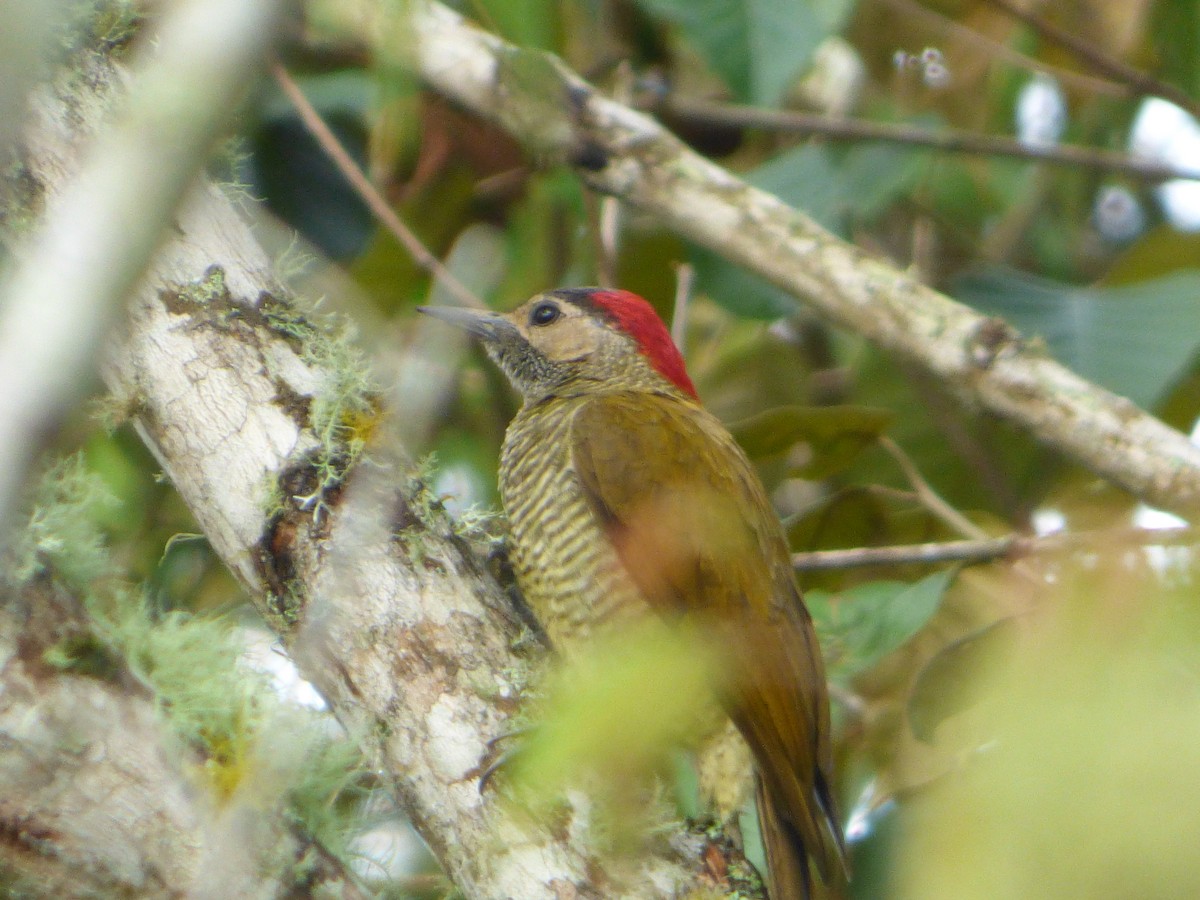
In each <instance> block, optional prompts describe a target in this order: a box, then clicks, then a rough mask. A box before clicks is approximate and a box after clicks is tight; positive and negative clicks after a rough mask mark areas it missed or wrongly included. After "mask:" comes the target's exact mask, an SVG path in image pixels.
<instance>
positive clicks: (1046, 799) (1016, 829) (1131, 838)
mask: <svg viewBox="0 0 1200 900" xmlns="http://www.w3.org/2000/svg"><path fill="white" fill-rule="evenodd" d="M1131 568H1132V567H1131V566H1130V563H1129V560H1128V559H1127V558H1126V555H1123V554H1118V553H1109V554H1096V555H1090V556H1089V558H1088V560H1086V561H1084V562H1083V564H1082V565H1080V566H1079V567H1078V569H1077V571H1076V572H1075V573H1074V574H1068V575H1066V576H1065V577H1064V576H1063V574H1062V573H1061V572H1060V574H1059V577H1058V583H1057V585H1054V586H1051V587H1050V588H1049V589H1048V590H1046V591H1045V593H1044V595H1043V596H1042V597H1040V598H1039V602H1038V605H1037V608H1038V609H1039V611H1040V612H1039V613H1038V614H1035V615H1034V616H1032V617H1027V618H1025V620H1024V621H1022V631H1021V636H1020V641H1019V646H1018V648H1017V651H1016V653H1015V655H1014V658H1013V661H1012V664H1011V665H1006V666H1003V667H1000V668H999V669H997V670H993V671H992V672H991V673H989V674H988V675H986V676H985V678H984V679H983V683H982V684H981V685H980V688H981V689H982V691H983V692H984V693H985V694H986V695H987V697H988V698H989V702H988V706H987V709H988V711H989V712H990V715H988V716H987V717H986V718H984V719H983V721H981V722H979V723H977V727H976V729H975V733H974V734H973V735H967V736H965V737H966V739H967V740H969V741H970V743H967V744H965V745H964V750H965V751H973V752H969V755H968V753H963V754H962V755H961V757H960V758H961V759H962V765H961V767H960V770H959V771H957V772H955V773H954V774H953V775H952V776H949V777H946V778H943V779H942V780H941V781H940V782H939V783H937V784H936V785H935V786H934V787H933V788H931V789H930V790H929V791H928V792H926V793H925V794H924V795H923V796H921V797H919V798H917V799H915V800H913V801H912V802H910V803H909V804H908V809H907V811H906V818H905V824H906V827H905V830H904V833H905V839H904V842H903V845H902V846H901V847H900V848H899V852H898V854H897V857H896V859H897V862H898V863H899V864H900V870H901V871H900V878H901V885H902V887H901V890H900V891H899V892H898V893H897V896H899V897H901V898H914V900H915V898H922V900H924V898H929V897H955V898H959V900H984V898H986V900H1017V898H1020V900H1042V898H1045V900H1051V898H1053V900H1061V898H1067V897H1069V898H1101V897H1106V898H1107V897H1138V898H1168V897H1170V898H1175V897H1178V898H1185V897H1197V896H1200V863H1198V862H1197V857H1196V835H1197V834H1200V803H1198V802H1197V798H1198V797H1200V765H1198V763H1200V751H1198V750H1197V748H1200V716H1198V715H1197V714H1196V713H1197V708H1198V707H1200V666H1198V664H1197V656H1196V643H1197V639H1198V638H1200V613H1198V611H1197V608H1196V605H1195V583H1194V579H1193V578H1191V577H1186V578H1184V579H1182V580H1181V581H1180V583H1179V584H1178V585H1168V584H1167V583H1166V581H1165V579H1163V578H1162V577H1161V576H1156V575H1155V574H1154V573H1153V572H1150V573H1148V574H1143V575H1137V574H1135V573H1133V572H1132V571H1131Z"/></svg>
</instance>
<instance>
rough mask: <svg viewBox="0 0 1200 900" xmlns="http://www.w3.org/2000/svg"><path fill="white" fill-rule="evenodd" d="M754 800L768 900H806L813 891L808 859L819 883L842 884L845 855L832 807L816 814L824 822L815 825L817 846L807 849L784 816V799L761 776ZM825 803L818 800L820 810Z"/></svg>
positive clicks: (803, 841)
mask: <svg viewBox="0 0 1200 900" xmlns="http://www.w3.org/2000/svg"><path fill="white" fill-rule="evenodd" d="M821 787H823V785H822V786H818V793H821ZM825 793H828V792H827V791H826V792H825ZM755 799H756V800H757V805H758V826H759V832H760V833H761V835H762V842H763V849H764V851H765V852H766V857H767V872H768V876H767V877H768V880H769V882H770V896H771V900H810V898H811V897H812V889H813V882H812V871H811V868H810V865H809V856H810V855H811V856H812V858H813V860H815V861H816V863H817V869H818V871H819V872H820V874H821V880H822V881H824V882H825V883H826V884H827V885H830V886H831V887H836V886H838V885H843V884H845V882H846V879H847V877H848V872H847V869H846V855H845V853H846V851H845V847H844V845H843V840H842V834H841V828H840V827H839V825H838V824H837V813H836V811H835V810H834V809H833V808H832V806H830V807H829V808H828V809H822V810H821V811H820V813H819V814H818V815H821V814H823V816H822V817H823V818H825V819H826V821H825V822H819V823H818V827H817V829H815V832H816V833H817V834H818V835H819V838H818V840H817V844H818V846H815V847H810V846H808V843H807V842H806V841H805V840H804V838H803V837H802V831H801V829H800V828H798V827H797V823H794V822H792V820H791V817H790V816H789V815H788V813H787V809H788V804H787V801H786V799H785V798H784V797H782V796H781V795H780V794H779V793H777V792H774V791H771V790H770V789H769V788H768V787H767V786H766V784H765V782H764V781H763V778H762V776H761V775H759V776H757V777H756V779H755ZM827 802H830V800H829V798H827V797H823V798H821V806H822V807H825V806H826V803H827ZM821 826H825V827H821Z"/></svg>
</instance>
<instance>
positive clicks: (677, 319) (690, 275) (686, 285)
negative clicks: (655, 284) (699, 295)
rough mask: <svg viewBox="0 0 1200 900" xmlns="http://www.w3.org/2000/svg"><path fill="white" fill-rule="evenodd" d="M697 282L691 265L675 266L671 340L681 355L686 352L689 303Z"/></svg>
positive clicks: (679, 264)
mask: <svg viewBox="0 0 1200 900" xmlns="http://www.w3.org/2000/svg"><path fill="white" fill-rule="evenodd" d="M695 280H696V270H695V269H694V268H692V265H691V263H678V264H677V265H676V266H675V308H674V309H673V310H672V311H671V340H673V341H674V342H675V346H676V347H678V348H679V352H680V353H683V352H684V348H683V344H684V340H685V338H686V337H687V313H688V302H689V301H690V300H691V299H692V284H693V283H694V282H695ZM685 355H686V354H685Z"/></svg>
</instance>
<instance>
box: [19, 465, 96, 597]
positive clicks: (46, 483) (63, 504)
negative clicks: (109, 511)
mask: <svg viewBox="0 0 1200 900" xmlns="http://www.w3.org/2000/svg"><path fill="white" fill-rule="evenodd" d="M116 502H117V501H116V499H115V498H114V497H113V496H112V495H111V494H109V493H108V491H107V490H105V488H104V485H103V484H102V483H101V481H100V479H99V478H97V477H96V476H94V475H92V474H91V473H90V472H88V470H87V466H86V464H85V463H84V459H83V456H82V455H81V454H76V455H75V456H72V457H69V458H68V459H65V460H62V461H60V462H58V463H56V464H54V465H53V466H51V467H50V468H49V469H48V470H47V472H46V473H45V475H43V476H42V478H40V479H39V480H38V481H37V483H36V485H35V487H34V490H33V495H32V497H31V501H30V504H29V505H30V513H29V519H28V521H27V524H26V526H25V528H24V529H23V530H22V531H21V533H20V535H19V536H18V537H17V539H16V541H15V545H14V550H13V560H12V562H13V565H12V567H11V568H10V571H11V572H12V573H13V578H14V579H15V580H16V581H17V582H18V583H19V584H20V583H25V582H28V581H30V580H32V579H33V578H35V577H37V576H39V575H41V574H44V573H46V572H48V571H50V570H53V571H54V572H55V573H56V574H57V575H58V576H59V577H61V579H62V580H63V581H64V582H65V583H66V585H67V586H68V587H69V588H70V589H71V590H73V591H76V592H78V593H80V594H82V595H83V597H84V599H85V600H86V597H87V595H88V594H90V593H91V592H92V590H93V589H94V588H95V587H96V586H97V585H98V584H99V583H101V582H104V581H107V580H109V579H111V578H113V577H114V576H115V575H116V574H117V567H116V565H115V564H114V563H113V560H112V557H111V555H110V554H109V551H108V548H107V546H106V545H105V542H104V535H103V534H102V533H101V532H100V530H99V528H97V526H96V524H95V522H96V519H97V518H98V515H99V513H101V511H102V507H112V506H114V505H115V504H116Z"/></svg>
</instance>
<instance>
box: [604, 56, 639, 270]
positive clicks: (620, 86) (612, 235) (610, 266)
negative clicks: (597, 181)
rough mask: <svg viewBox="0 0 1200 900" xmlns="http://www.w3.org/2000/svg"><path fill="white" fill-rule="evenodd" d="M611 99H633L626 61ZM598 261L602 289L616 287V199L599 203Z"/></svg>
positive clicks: (618, 230) (618, 220) (630, 70)
mask: <svg viewBox="0 0 1200 900" xmlns="http://www.w3.org/2000/svg"><path fill="white" fill-rule="evenodd" d="M615 74H616V77H615V86H614V88H613V99H614V100H616V101H617V102H618V103H628V102H629V101H630V100H631V99H632V97H633V88H634V81H635V79H634V75H633V67H632V66H630V64H629V61H628V60H622V61H621V62H620V64H619V65H618V66H617V71H616V73H615ZM599 219H600V221H599V229H600V259H599V260H598V261H597V269H598V270H599V272H600V277H601V279H602V280H601V284H602V285H603V286H604V287H616V284H617V260H618V254H619V253H620V249H621V201H620V200H618V199H617V198H616V197H607V196H606V197H604V198H603V199H602V200H601V201H600V216H599Z"/></svg>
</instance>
